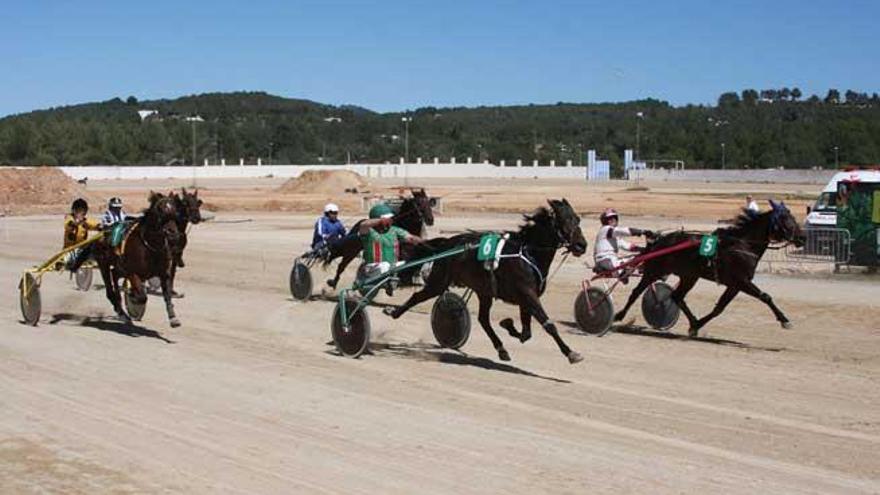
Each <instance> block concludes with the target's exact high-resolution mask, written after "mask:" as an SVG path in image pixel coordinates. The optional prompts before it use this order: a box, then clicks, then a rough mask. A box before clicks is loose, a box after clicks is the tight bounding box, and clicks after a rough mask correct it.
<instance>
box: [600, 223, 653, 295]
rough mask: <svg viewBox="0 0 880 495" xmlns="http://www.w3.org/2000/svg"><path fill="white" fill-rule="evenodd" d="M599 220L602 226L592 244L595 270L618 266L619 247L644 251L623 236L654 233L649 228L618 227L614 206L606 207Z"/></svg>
mask: <svg viewBox="0 0 880 495" xmlns="http://www.w3.org/2000/svg"><path fill="white" fill-rule="evenodd" d="M599 221H600V222H602V227H600V228H599V233H598V234H597V235H596V242H595V243H594V244H593V248H594V252H593V259H594V261H595V262H596V267H595V270H596V271H608V270H614V269H615V268H617V267H618V266H620V259H619V258H618V257H617V253H618V251H619V249H620V248H623V249H624V250H626V251H631V252H636V253H642V252H644V251H645V248H644V247H642V246H638V245H635V244H632V243H630V242H629V241H627V240H626V239H624V237H629V236H645V237H654V233H653V232H651V231H650V230H645V229H637V228H634V227H619V226H618V221H619V219H618V216H617V211H616V210H615V209H614V208H606V209H605V211H603V212H602V214H601V215H599ZM621 281H622V282H623V283H626V282H627V280H626V279H625V278H624V279H622V280H621Z"/></svg>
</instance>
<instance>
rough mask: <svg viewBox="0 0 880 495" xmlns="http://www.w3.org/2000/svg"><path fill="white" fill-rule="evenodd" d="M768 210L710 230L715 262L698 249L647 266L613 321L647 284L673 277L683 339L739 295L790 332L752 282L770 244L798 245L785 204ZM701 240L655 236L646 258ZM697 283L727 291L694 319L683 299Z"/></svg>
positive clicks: (691, 236)
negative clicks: (684, 333) (764, 308)
mask: <svg viewBox="0 0 880 495" xmlns="http://www.w3.org/2000/svg"><path fill="white" fill-rule="evenodd" d="M770 207H771V209H770V211H767V212H764V213H757V214H756V213H750V212H748V211H745V210H744V211H743V213H742V214H741V215H740V216H739V217H738V218H737V219H736V223H735V224H734V225H733V226H731V227H727V228H721V229H717V230H715V232H713V234H714V235H716V236H717V237H718V247H717V250H716V254H715V256H714V257H711V258H708V257H705V256H701V255H700V253H699V249H700V248H699V246H696V245H695V246H694V247H692V248H689V249H685V250H683V251H678V252H674V253H671V254H668V255H665V256H661V257H658V258H654V259H652V260H649V261H647V262H646V263H645V264H644V267H643V269H644V272H643V275H642V279H641V281H640V282H639V285H638V286H636V288H635V289H633V291H632V294H630V296H629V300H628V301H627V302H626V306H624V308H623V309H622V310H620V312H618V313H617V314H616V315H615V316H614V319H615V321H620V320H623V318H624V317H625V316H626V312H627V311H628V310H629V308H630V306H632V305H633V303H635V302H636V300H638V298H639V296H640V295H641V294H642V292H644V290H645V289H647V288H648V287H649V286H650V285H651V284H652V283H654V282H655V281H657V280H659V279H661V278H663V277H665V276H667V275H669V274H675V275H677V276H678V278H679V283H678V287H676V288H675V290H674V291H673V292H672V296H671V297H672V300H673V301H675V303H676V304H678V306H679V307H680V308H681V310H682V311H683V312H684V314H685V316H687V319H688V322H689V323H690V328H689V330H688V333H689V334H690V336H691V337H696V336H697V334H698V332H699V331H700V329H701V328H702V327H703V326H704V325H706V323H708V322H709V321H710V320H712V319H713V318H715V317H716V316H718V315H720V314H721V312H722V311H724V308H725V307H727V305H728V304H730V301H732V300H733V298H734V297H736V295H737V294H739V293H740V292H744V293H746V294H748V295H750V296H752V297H754V298H756V299H759V300H760V301H762V302H763V303H764V304H766V305H767V306H768V307H769V308H770V310H771V311H773V314H774V315H775V316H776V319H777V320H778V321H779V323H780V324H781V325H782V328H791V322H790V321H789V320H788V318H787V317H786V316H785V314H783V313H782V311H780V310H779V308H778V307H776V304H775V303H774V302H773V298H772V297H770V295H769V294H767V293H766V292H763V291H762V290H761V289H759V288H758V287H757V286H756V285H755V284H754V283H753V282H752V279H753V278H754V276H755V270H756V269H757V267H758V262H759V261H760V260H761V257H762V256H763V255H764V252H765V251H766V250H767V247H768V246H769V245H770V243H771V242H793V243H794V244H795V245H797V246H801V245H803V234H802V232H801V229H800V226H799V225H798V222H797V220H795V218H794V217H793V216H792V215H791V212H790V211H788V208H787V207H786V206H785V203H784V202H782V203H776V202H774V201H772V200H771V201H770ZM701 237H702V234H698V233H690V232H672V233H669V234H666V235H663V236H660V237H659V238H658V239H657V240H656V241H654V242H653V243H651V244H650V245H649V246H648V248H647V252H651V251H655V250H658V249H662V248H666V247H670V246H674V245H676V244H679V243H681V242H687V241H691V242H695V243H696V242H698V241H699V240H700V238H701ZM700 278H704V279H706V280H712V281H715V282H717V283H719V284H722V285H725V286H727V290H725V291H724V294H722V295H721V298H720V299H718V302H717V303H716V304H715V308H714V309H713V310H712V312H711V313H709V314H707V315H706V316H704V317H702V318H699V319H698V318H697V317H695V316H694V314H693V313H692V312H691V310H690V308H688V306H687V304H686V303H685V302H684V298H685V296H686V295H687V293H688V292H689V291H690V290H691V289H692V288H693V287H694V284H696V283H697V281H698V280H699V279H700Z"/></svg>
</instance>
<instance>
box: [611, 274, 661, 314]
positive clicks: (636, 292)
mask: <svg viewBox="0 0 880 495" xmlns="http://www.w3.org/2000/svg"><path fill="white" fill-rule="evenodd" d="M658 278H659V277H658ZM655 280H657V278H654V277H650V278H649V277H646V276H643V277H642V279H641V280H639V285H636V287H635V288H634V289H633V291H632V292H631V293H630V295H629V299H627V300H626V305H625V306H624V307H623V309H621V310H620V311H618V312H617V314H616V315H614V321H621V320H623V318H624V317H626V313H627V311H629V308H631V307H632V305H633V304H635V302H636V301H637V300H638V299H639V296H641V295H642V292H645V289H647V288H648V287H650V286H651V284H652V283H654V281H655Z"/></svg>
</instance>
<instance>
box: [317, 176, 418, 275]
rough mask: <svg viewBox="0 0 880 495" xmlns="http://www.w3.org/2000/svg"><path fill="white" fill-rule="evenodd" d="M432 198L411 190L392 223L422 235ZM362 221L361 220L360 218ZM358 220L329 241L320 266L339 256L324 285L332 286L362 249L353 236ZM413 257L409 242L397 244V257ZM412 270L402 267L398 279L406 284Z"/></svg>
mask: <svg viewBox="0 0 880 495" xmlns="http://www.w3.org/2000/svg"><path fill="white" fill-rule="evenodd" d="M432 206H433V201H432V200H431V198H429V197H428V194H427V193H426V192H425V190H424V189H413V190H412V196H411V197H409V198H406V199H404V200H403V202H402V203H401V204H400V209H399V210H398V212H397V213H396V214H395V215H394V220H393V221H394V225H396V226H398V227H400V228H402V229H403V230H406V231H407V232H409V233H410V234H412V235H417V236H422V235H423V233H424V230H425V226H426V225H427V226H431V225H434V212H433V210H432V209H431V208H432ZM361 221H363V220H361ZM360 223H361V222H357V223H356V224H354V226H352V228H351V232H352V234H349V235H348V236H346V237H345V238H343V239H342V240H341V241H340V242H338V243H335V244H332V245H331V246H330V247H329V254H328V255H327V256H326V257H325V258H324V266H325V267H326V266H328V265H329V264H330V263H331V262H332V261H333V260H335V259H336V258H339V257H340V256H341V257H342V261H341V262H340V263H339V266H338V267H336V276H334V277H333V278H331V279H328V280H327V285H329V286H330V287H333V288H336V285H337V284H338V283H339V278H340V277H341V276H342V272H344V271H345V269H346V267H348V264H349V263H351V260H353V259H355V258H356V257H357V256H358V255H359V254H360V252H361V250H362V249H363V247H362V246H361V241H360V239H358V236H357V235H356V233H357V231H358V227H359V226H360ZM412 256H413V248H412V246H410V245H409V244H405V245H403V246H402V247H401V251H400V258H401V260H408V259H411V258H412ZM415 270H416V269H413V270H404V271H403V272H401V273H400V280H401V282H402V283H404V284H407V283H409V282H410V281H411V280H412V277H413V275H414V274H415Z"/></svg>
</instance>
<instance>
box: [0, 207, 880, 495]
mask: <svg viewBox="0 0 880 495" xmlns="http://www.w3.org/2000/svg"><path fill="white" fill-rule="evenodd" d="M243 219H251V220H252V221H249V222H245V223H223V222H224V221H234V220H243ZM217 220H218V222H216V223H207V224H203V225H200V226H197V227H195V228H194V229H193V231H192V232H191V238H190V248H189V249H188V251H187V253H186V261H187V267H186V268H185V269H184V270H182V271H181V272H180V275H179V282H178V286H179V288H180V290H182V291H184V292H185V293H186V297H185V298H184V299H182V300H180V301H178V302H177V309H178V314H179V316H180V317H181V319H182V321H183V326H182V327H181V328H178V329H171V328H170V327H169V326H168V324H167V320H166V318H165V316H164V311H163V307H162V305H161V304H160V303H159V301H158V300H157V299H155V298H153V299H151V301H150V303H149V305H148V310H147V315H146V317H145V320H144V321H143V322H142V323H141V325H139V326H137V327H126V326H124V325H122V324H120V323H117V322H115V321H114V320H112V319H110V318H106V316H107V315H108V314H110V313H111V310H110V306H109V305H108V303H107V302H106V300H105V298H104V294H103V291H102V290H96V289H93V290H91V291H89V292H88V293H82V292H79V291H76V290H74V289H73V283H72V282H71V281H69V280H68V279H67V277H66V276H62V275H56V274H49V275H47V276H46V277H45V278H44V282H43V288H42V294H43V318H42V320H41V321H40V324H39V326H38V327H35V328H34V327H29V326H25V325H24V324H22V323H20V314H19V310H18V301H17V292H16V290H15V287H16V284H17V281H18V277H19V275H20V270H21V269H23V268H25V267H26V266H29V265H31V264H34V263H36V262H38V261H41V260H42V259H43V258H45V257H47V256H48V255H49V254H50V253H51V252H52V251H53V250H54V249H55V246H57V245H58V243H59V241H60V237H61V234H60V221H59V220H58V218H56V217H18V218H4V219H2V220H0V222H2V228H0V246H2V249H0V260H2V263H0V284H2V286H3V287H6V288H7V297H6V298H5V299H4V301H5V302H4V304H3V305H2V307H0V492H3V493H45V492H57V493H128V492H136V493H144V492H148V493H154V492H157V493H161V492H185V493H196V492H198V493H218V492H236V493H347V494H348V493H817V494H820V493H821V494H827V493H878V492H880V394H878V390H880V330H878V328H880V325H878V323H877V322H878V321H880V310H878V307H877V305H876V301H877V282H876V279H873V280H870V279H869V280H864V279H835V280H821V281H817V280H812V279H807V278H785V277H779V276H770V275H761V276H760V277H759V280H758V283H759V285H760V286H762V287H763V288H764V289H765V290H767V291H768V292H770V293H771V294H772V295H773V296H774V297H775V299H776V300H777V302H778V303H779V305H780V306H781V308H782V309H783V311H785V312H787V313H788V315H789V316H790V317H791V319H792V320H793V321H794V323H795V329H794V330H788V331H786V330H782V329H780V328H779V326H778V324H776V322H775V321H774V320H773V317H772V315H771V313H770V311H769V310H768V309H767V308H765V307H764V306H763V305H762V304H761V303H760V302H758V301H755V300H751V299H748V298H745V297H742V296H741V297H740V298H739V299H737V300H736V301H734V303H733V304H731V306H730V307H729V308H728V310H727V312H726V313H725V314H724V315H722V316H721V317H720V318H719V319H717V320H716V321H715V322H714V323H712V324H710V326H709V327H707V330H708V332H709V334H708V336H707V337H706V338H701V339H698V340H687V339H685V338H684V337H683V335H684V334H685V333H686V329H685V326H684V323H679V325H678V326H677V327H676V328H675V329H673V332H672V333H671V334H657V333H654V332H651V331H649V330H646V329H644V328H643V327H642V325H643V323H642V320H641V317H640V316H639V315H638V310H637V309H636V312H635V313H633V315H634V316H636V321H635V324H634V325H633V326H632V327H629V328H621V329H619V331H617V332H615V333H612V334H610V335H608V336H606V337H604V338H601V339H598V338H593V337H586V336H583V335H580V334H578V333H577V332H576V331H575V330H574V329H573V325H572V323H571V321H572V319H573V318H572V314H571V307H572V302H573V300H574V296H575V292H576V290H577V286H578V282H579V280H580V278H581V277H582V276H583V274H584V267H583V265H582V264H581V262H580V261H572V260H569V261H568V262H567V263H566V264H565V265H564V267H563V268H562V269H561V270H560V271H559V273H558V275H557V276H556V277H555V278H554V279H553V280H552V281H551V284H550V288H549V291H548V293H549V295H548V297H547V298H546V305H547V308H548V310H549V312H550V314H551V315H552V316H553V317H554V318H555V319H556V320H557V321H558V322H560V326H561V328H562V329H563V330H564V333H563V336H564V338H565V339H566V340H567V342H568V343H569V344H570V345H571V346H572V347H573V348H574V349H576V350H578V351H580V352H581V353H583V354H584V355H585V357H586V360H585V361H584V362H583V363H581V364H579V365H575V366H572V365H569V364H568V362H567V360H565V358H564V357H563V356H562V355H561V354H560V353H559V352H558V350H557V349H556V348H555V346H554V345H553V343H552V341H551V339H550V338H549V337H548V336H547V335H545V334H544V333H543V332H542V331H541V330H540V329H537V331H536V332H535V335H534V337H533V339H532V340H531V341H530V342H527V343H526V344H524V345H523V344H519V343H518V342H515V341H513V340H512V339H510V338H505V337H502V338H504V340H505V345H506V346H507V348H508V350H509V351H510V352H511V354H512V357H513V361H512V362H511V363H501V362H499V361H498V360H497V358H496V355H495V352H494V350H493V349H492V348H491V345H490V344H489V342H488V339H486V337H485V336H484V335H483V333H482V331H481V330H480V329H479V328H478V327H477V324H476V319H475V318H474V329H473V332H472V335H471V339H470V341H469V342H468V343H467V345H466V346H465V347H464V349H463V350H464V353H457V352H450V351H445V350H441V349H438V348H437V347H436V346H435V345H434V343H433V338H432V336H431V330H430V326H429V322H428V315H427V313H428V311H429V309H430V307H429V306H427V305H423V306H421V307H418V308H416V310H414V311H413V312H411V313H410V314H408V315H406V316H404V317H403V318H401V319H400V320H397V321H392V320H390V319H388V318H386V317H385V316H383V315H382V314H381V312H380V311H379V310H378V308H374V309H371V317H372V321H373V328H374V339H373V340H374V344H375V345H374V347H373V353H372V355H368V356H365V357H364V358H362V359H358V360H351V359H346V358H342V357H338V356H337V355H336V354H335V353H334V352H333V349H332V347H331V346H328V345H326V343H327V341H328V339H329V318H330V313H331V311H332V304H331V303H329V302H325V301H322V300H316V301H311V302H308V303H295V302H293V301H292V300H291V299H290V296H289V294H288V293H287V289H286V283H287V273H288V270H289V268H290V262H291V259H292V257H293V255H294V254H295V253H298V252H301V251H302V250H303V246H304V245H305V243H306V242H307V241H308V239H309V237H310V228H311V221H312V219H311V218H309V217H302V216H289V215H288V216H282V215H271V214H254V213H221V214H219V215H218V217H217ZM516 222H517V217H516V216H513V215H498V216H494V217H488V216H487V217H468V218H463V217H451V216H444V217H440V218H438V224H437V225H436V226H435V227H434V228H433V229H432V232H434V233H435V234H436V233H437V232H440V231H449V230H456V229H461V228H464V227H467V226H472V227H476V226H482V227H510V226H513V225H515V223H516ZM587 223H588V222H585V224H587ZM589 223H592V222H589ZM643 224H647V225H646V226H649V227H657V226H660V225H662V221H661V220H653V221H649V220H645V221H644V222H643ZM587 234H588V239H590V242H591V244H592V238H591V234H592V231H589V232H587ZM316 275H317V276H318V277H319V278H320V279H323V278H324V275H323V274H321V273H318V274H316ZM351 276H352V275H351V273H349V274H348V276H347V278H346V279H345V281H350V280H351ZM96 281H97V277H96ZM720 293H721V290H720V289H719V288H718V287H715V286H713V285H712V284H709V283H706V282H701V283H700V284H699V285H698V286H697V288H696V289H695V291H694V292H693V293H692V295H691V298H690V301H692V307H694V309H695V310H696V311H697V313H698V314H704V313H705V312H707V311H708V310H709V309H710V308H711V306H712V304H713V303H714V300H715V298H717V297H718V296H719V295H720ZM625 294H626V292H625V291H624V292H620V293H619V294H618V297H617V304H622V302H623V297H624V296H625ZM406 295H407V293H401V294H398V295H396V296H395V298H394V299H395V300H399V299H401V298H403V297H406ZM385 301H386V302H387V298H386V299H385ZM472 304H473V303H472ZM472 312H475V308H472ZM513 314H514V310H513V308H510V307H507V306H501V305H499V306H496V308H495V311H494V319H495V321H498V320H500V319H501V318H502V317H504V316H512V315H513ZM499 335H500V333H499Z"/></svg>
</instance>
